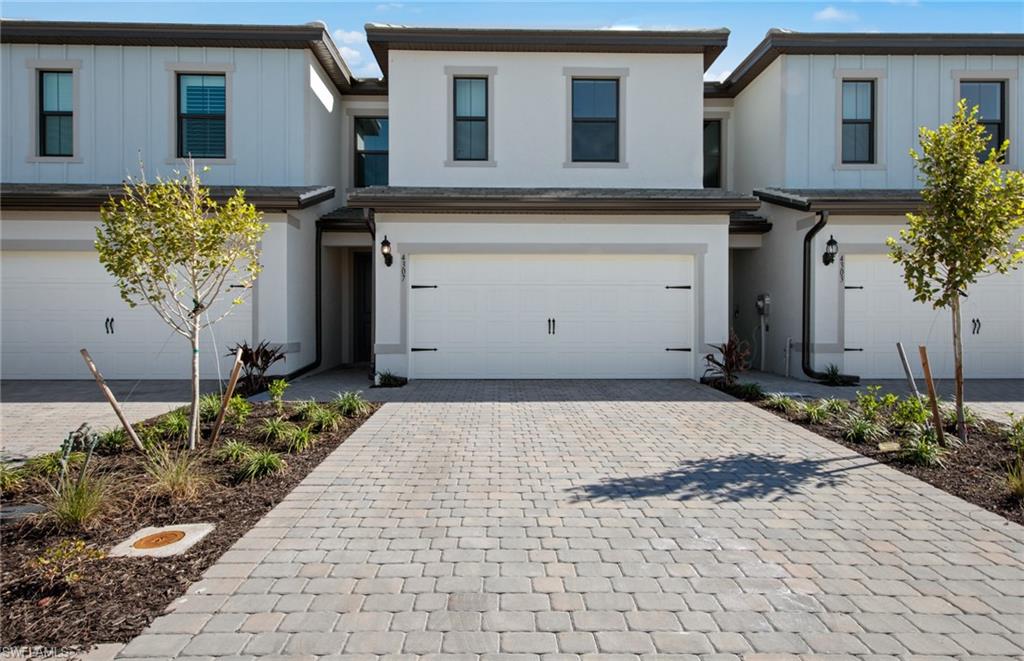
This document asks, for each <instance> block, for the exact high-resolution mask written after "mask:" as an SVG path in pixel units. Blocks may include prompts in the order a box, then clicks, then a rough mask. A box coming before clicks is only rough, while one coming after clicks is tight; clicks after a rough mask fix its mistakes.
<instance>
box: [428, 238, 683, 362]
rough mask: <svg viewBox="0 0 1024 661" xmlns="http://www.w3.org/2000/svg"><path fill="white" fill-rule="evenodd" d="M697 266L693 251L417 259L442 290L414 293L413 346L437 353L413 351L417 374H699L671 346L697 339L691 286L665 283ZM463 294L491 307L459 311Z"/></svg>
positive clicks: (678, 279)
mask: <svg viewBox="0 0 1024 661" xmlns="http://www.w3.org/2000/svg"><path fill="white" fill-rule="evenodd" d="M692 269H693V260H692V258H690V257H688V256H662V257H651V256H638V255H568V256H566V255H486V256H482V255H453V256H446V255H429V256H428V255H422V256H414V257H413V259H412V263H411V273H412V279H411V281H412V282H414V283H416V284H419V283H426V284H437V289H431V290H423V289H414V290H411V291H410V293H409V296H410V302H409V337H410V343H411V344H410V346H412V347H431V348H433V347H437V348H438V351H437V352H436V353H435V352H429V354H428V352H413V353H412V354H411V361H412V376H414V377H420V378H427V377H448V378H460V377H474V376H475V377H483V378H517V377H518V378H596V377H604V378H613V377H616V376H618V377H627V376H628V377H680V376H683V377H689V376H692V361H691V360H690V357H689V356H681V355H678V354H677V355H674V356H672V358H671V359H670V360H666V354H667V352H665V348H666V347H668V346H689V344H690V342H691V339H690V338H691V337H692V334H693V333H692V325H693V316H692V291H690V290H679V289H674V290H667V289H666V286H667V285H669V284H672V285H677V284H687V283H689V282H691V281H692ZM470 283H472V284H470ZM469 291H473V294H472V295H471V294H469V293H468V292H469ZM421 294H426V295H421ZM460 297H461V298H465V299H473V300H478V301H483V303H482V304H480V305H475V306H467V305H463V306H462V307H460V308H458V309H457V310H456V309H455V308H453V306H452V305H451V304H450V303H449V301H451V300H452V299H454V298H460ZM510 301H514V303H515V304H514V305H508V304H507V303H508V302H510ZM548 319H556V320H557V322H556V332H555V333H553V334H552V333H550V332H549V330H548ZM454 324H460V325H461V327H462V328H463V329H471V333H470V334H471V335H472V337H468V336H467V335H465V334H463V333H461V332H460V331H459V330H458V329H456V328H454V326H453V325H454Z"/></svg>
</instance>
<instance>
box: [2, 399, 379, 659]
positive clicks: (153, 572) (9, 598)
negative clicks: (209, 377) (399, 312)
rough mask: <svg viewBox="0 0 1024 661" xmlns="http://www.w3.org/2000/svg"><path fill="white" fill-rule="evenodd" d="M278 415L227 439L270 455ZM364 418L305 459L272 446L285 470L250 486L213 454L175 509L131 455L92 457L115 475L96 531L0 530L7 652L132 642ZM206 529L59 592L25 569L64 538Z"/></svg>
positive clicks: (39, 495)
mask: <svg viewBox="0 0 1024 661" xmlns="http://www.w3.org/2000/svg"><path fill="white" fill-rule="evenodd" d="M373 410H376V407H374V409H373ZM371 414H372V411H371ZM274 415H275V412H274V411H273V408H272V405H270V404H267V403H261V404H255V405H254V411H253V414H252V415H251V416H250V418H249V419H248V420H247V421H246V422H245V423H244V425H243V426H242V427H241V428H238V427H232V426H230V425H228V426H226V429H225V433H224V434H222V438H223V439H224V440H228V439H234V440H241V441H245V442H247V443H249V444H250V445H252V446H253V447H256V448H258V449H264V448H271V447H272V446H270V445H269V444H267V443H266V442H264V441H262V440H259V439H258V438H257V430H258V425H259V424H260V422H261V421H262V420H263V419H264V418H267V417H273V416H274ZM289 415H291V414H290V413H289ZM366 417H369V416H366ZM366 417H362V418H358V419H345V420H344V422H343V426H342V428H341V429H340V430H339V431H337V432H325V433H322V434H320V435H319V441H318V442H317V443H316V444H315V445H314V446H313V447H311V448H309V449H307V450H306V451H305V452H304V453H302V454H286V453H285V452H284V451H283V450H281V449H280V448H273V449H275V450H277V451H279V452H281V454H282V456H283V457H284V459H285V461H286V462H287V468H286V469H285V470H284V471H283V472H282V473H279V474H277V475H274V476H271V477H267V478H264V479H262V480H257V481H254V482H238V481H236V479H235V477H234V469H233V467H231V466H230V465H227V464H223V463H221V462H219V461H217V460H216V459H214V458H213V457H212V456H210V455H209V454H208V453H207V454H206V455H204V458H203V469H204V472H205V473H207V474H208V475H209V476H210V477H211V478H212V483H211V484H210V486H209V487H207V488H206V489H205V490H204V491H203V493H202V494H201V495H200V497H199V499H198V500H196V501H194V502H190V503H174V502H170V501H168V500H167V499H165V498H158V497H155V496H154V495H153V494H152V493H148V492H147V490H146V487H147V485H148V484H149V483H150V479H149V478H148V476H146V474H145V472H144V469H143V466H142V462H141V461H140V455H139V454H138V453H136V452H134V451H130V450H128V451H124V452H122V453H119V454H114V455H110V456H94V457H93V459H92V462H91V463H90V469H94V470H96V471H97V473H104V474H107V475H109V476H111V477H112V478H113V486H112V491H111V493H110V495H109V505H108V507H107V509H106V513H105V515H104V516H103V517H102V519H101V520H100V521H98V522H97V523H96V524H95V525H93V526H92V527H90V528H89V529H88V530H85V531H61V530H58V529H56V528H55V527H53V526H51V525H49V524H46V523H43V522H40V521H34V520H24V521H19V522H15V523H10V524H7V525H5V526H4V527H3V529H2V531H0V532H2V537H0V553H2V559H3V566H2V579H0V602H2V604H3V608H2V613H0V641H2V644H3V645H4V646H28V645H35V646H53V647H65V648H67V647H78V646H88V645H92V644H98V643H112V642H127V641H128V640H130V639H131V638H132V637H134V636H135V635H137V634H138V633H140V632H141V631H142V630H143V629H144V628H145V627H146V626H148V625H149V623H150V622H152V621H153V620H154V619H155V618H156V617H157V616H159V615H160V614H162V613H163V611H164V609H165V608H166V607H167V606H168V605H169V604H170V603H171V602H172V601H174V600H175V599H177V598H178V597H179V596H181V595H182V594H184V592H185V589H186V588H187V587H188V586H189V585H190V584H191V583H193V582H195V581H196V580H198V579H199V578H200V577H201V576H202V573H203V572H204V571H205V570H206V569H207V568H208V567H209V566H210V565H212V564H213V563H214V561H216V560H217V558H219V557H220V556H221V554H223V553H224V552H225V551H227V550H228V548H230V547H231V545H232V544H234V543H235V541H236V540H237V539H238V538H240V537H241V536H242V535H243V534H245V532H246V531H248V530H249V529H250V528H251V527H252V526H253V525H254V524H255V523H256V522H257V521H258V520H259V519H260V518H261V517H262V516H263V515H264V514H266V513H267V512H269V511H270V510H271V509H272V508H273V507H274V506H275V505H276V504H277V503H279V502H280V501H281V500H282V498H284V496H286V495H287V494H288V493H289V492H291V490H292V489H293V488H294V487H295V486H296V485H297V484H298V483H299V482H300V481H302V479H303V478H304V477H305V476H306V475H307V474H308V473H309V472H310V471H312V470H313V468H315V467H316V466H317V465H318V464H320V462H321V461H323V459H324V458H325V457H326V456H327V455H328V454H330V453H331V452H332V451H333V450H334V449H335V448H337V447H338V446H339V445H340V444H341V443H342V442H344V440H345V439H346V438H348V436H349V435H351V434H352V432H353V431H355V430H356V429H357V428H358V427H359V426H360V425H361V424H362V423H363V422H364V421H365V420H366ZM206 435H207V436H208V434H206ZM45 493H46V485H45V484H44V483H42V482H41V481H34V482H32V483H30V484H29V485H28V487H27V488H26V489H25V490H24V491H22V492H21V493H19V494H16V495H15V496H13V497H11V496H5V498H4V502H5V504H8V503H11V504H18V503H26V502H38V501H40V500H42V499H43V498H44V496H45ZM200 522H206V523H213V524H215V528H214V530H213V532H211V533H210V534H209V535H208V536H207V537H206V538H204V539H203V540H202V541H201V542H200V543H199V544H197V545H196V546H193V547H192V548H191V549H189V550H188V551H187V552H185V553H183V554H181V555H176V556H172V557H168V558H104V559H102V560H98V561H96V562H93V563H91V564H89V565H88V566H87V567H86V569H85V571H84V572H83V576H82V579H81V581H80V582H78V583H77V584H75V585H74V586H72V587H71V588H68V589H66V590H63V591H47V590H45V589H43V588H41V586H40V584H39V582H38V580H37V579H35V578H34V575H33V573H32V572H31V570H30V569H29V568H28V566H27V565H28V562H29V561H30V560H31V559H33V558H36V557H38V556H39V555H40V554H41V553H42V552H43V551H44V549H46V548H48V547H50V546H53V545H54V544H56V543H58V542H59V541H61V540H62V539H82V540H84V541H86V542H87V543H89V544H93V545H95V546H96V547H97V548H100V549H103V550H105V551H106V550H109V549H110V548H111V547H112V546H114V545H115V544H118V543H119V542H121V541H123V540H124V539H126V538H127V537H128V536H129V535H131V534H132V533H134V532H135V531H136V530H138V529H140V528H143V527H145V526H159V525H168V524H185V523H200Z"/></svg>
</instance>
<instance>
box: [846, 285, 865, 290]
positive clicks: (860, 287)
mask: <svg viewBox="0 0 1024 661" xmlns="http://www.w3.org/2000/svg"><path fill="white" fill-rule="evenodd" d="M843 289H864V287H863V286H862V285H846V286H845V287H843Z"/></svg>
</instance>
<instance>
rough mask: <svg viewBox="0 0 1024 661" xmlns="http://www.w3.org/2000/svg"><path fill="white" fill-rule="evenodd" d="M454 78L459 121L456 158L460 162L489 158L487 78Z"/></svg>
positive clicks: (456, 110) (454, 149)
mask: <svg viewBox="0 0 1024 661" xmlns="http://www.w3.org/2000/svg"><path fill="white" fill-rule="evenodd" d="M453 80H454V85H455V87H454V89H453V95H454V104H453V105H454V109H455V117H454V118H453V121H454V123H455V130H454V131H453V135H454V144H453V145H452V157H453V159H454V160H456V161H486V160H487V158H488V155H487V135H488V128H487V122H488V121H489V119H488V117H487V79H486V78H462V77H456V78H454V79H453Z"/></svg>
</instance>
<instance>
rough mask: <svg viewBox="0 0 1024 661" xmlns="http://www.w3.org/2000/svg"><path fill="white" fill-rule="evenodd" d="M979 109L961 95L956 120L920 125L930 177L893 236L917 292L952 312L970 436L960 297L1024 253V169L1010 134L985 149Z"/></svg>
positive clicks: (960, 409)
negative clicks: (1010, 157)
mask: <svg viewBox="0 0 1024 661" xmlns="http://www.w3.org/2000/svg"><path fill="white" fill-rule="evenodd" d="M977 115H978V108H977V107H975V108H973V109H971V110H968V108H967V103H966V100H963V99H962V100H961V101H960V103H959V105H958V106H957V110H956V114H955V115H954V116H953V120H952V121H951V122H949V123H948V124H943V125H942V126H940V127H939V128H938V129H937V130H931V129H928V128H921V129H920V133H919V138H920V141H921V153H918V152H917V151H916V150H911V151H910V155H911V156H912V157H913V159H914V161H915V162H916V164H917V168H918V171H919V173H920V174H919V176H920V178H921V180H922V181H923V182H924V188H923V189H922V190H921V198H922V201H923V204H922V206H921V209H920V213H908V214H907V227H906V229H901V230H900V237H899V240H897V239H895V238H893V237H889V239H888V240H887V244H888V246H889V249H890V253H889V254H890V256H891V257H892V259H893V261H895V262H896V263H898V264H901V265H902V266H903V280H904V282H906V284H907V287H909V288H910V290H911V291H912V292H913V293H914V300H915V301H921V302H929V303H931V304H932V306H933V307H935V308H936V309H940V308H949V310H950V312H951V313H952V321H953V359H954V371H955V377H956V419H957V435H958V436H959V437H960V439H961V440H964V441H966V440H967V428H966V426H965V424H964V369H963V342H962V338H961V334H960V302H961V301H960V299H961V298H964V297H966V296H967V295H968V290H969V288H970V286H971V285H973V284H974V283H975V282H977V281H978V278H979V277H981V276H983V275H988V274H992V273H1006V272H1008V271H1010V270H1012V269H1015V268H1017V267H1018V266H1019V265H1020V264H1021V262H1022V261H1024V235H1022V234H1021V231H1020V230H1021V228H1022V227H1024V175H1022V173H1021V172H1018V171H1012V170H1005V169H1004V167H1003V166H1004V164H1005V162H1006V152H1007V149H1008V147H1009V144H1010V141H1009V140H1006V141H1004V142H1003V144H1001V145H997V146H996V147H994V148H992V149H991V150H989V151H988V153H987V154H986V153H985V150H986V145H987V144H988V139H987V137H986V135H985V127H984V126H982V125H979V124H978V117H977Z"/></svg>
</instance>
